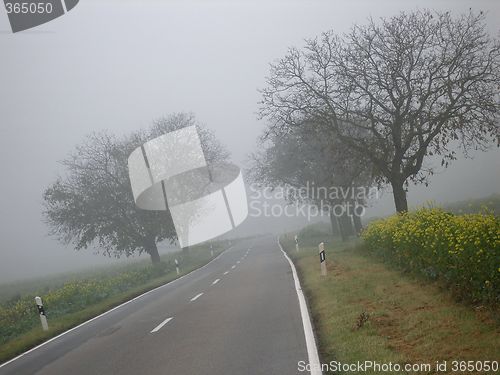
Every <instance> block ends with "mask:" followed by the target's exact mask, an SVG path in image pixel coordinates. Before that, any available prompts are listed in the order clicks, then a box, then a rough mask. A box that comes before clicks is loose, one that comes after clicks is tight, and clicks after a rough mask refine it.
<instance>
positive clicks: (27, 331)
mask: <svg viewBox="0 0 500 375" xmlns="http://www.w3.org/2000/svg"><path fill="white" fill-rule="evenodd" d="M225 247H227V246H225V244H224V243H219V244H218V245H215V246H214V257H216V256H217V255H218V254H220V253H221V252H222V251H223V249H224V248H225ZM174 258H178V259H179V261H180V264H181V266H180V268H181V274H180V275H179V276H182V275H184V274H187V273H189V272H191V271H193V270H194V269H197V268H199V267H201V266H202V265H204V264H206V263H208V262H209V261H210V260H211V259H213V258H212V257H211V255H210V250H208V248H207V246H195V247H192V248H191V249H190V251H189V253H188V254H183V253H172V254H167V255H164V256H162V258H161V260H162V266H161V267H159V268H158V267H153V266H150V265H148V264H147V263H145V262H137V263H136V264H134V263H133V264H128V265H125V266H118V267H116V266H115V267H107V268H103V269H101V270H98V271H95V272H90V273H78V274H76V275H74V276H73V277H71V275H64V276H62V277H61V276H57V277H55V278H54V279H50V278H46V279H44V283H43V284H42V285H38V284H36V283H34V284H31V288H30V283H28V282H26V283H23V284H21V285H20V288H19V289H18V290H14V292H13V293H14V295H18V296H19V297H17V298H14V299H12V298H11V299H9V300H6V301H5V300H4V301H2V303H1V304H0V343H1V345H0V363H2V362H5V361H7V360H8V359H10V358H13V357H15V356H16V355H18V354H20V353H22V352H24V351H26V350H28V349H29V348H32V347H34V346H36V345H38V344H40V343H42V342H43V341H46V340H47V339H49V338H51V337H54V336H56V335H58V334H59V333H61V332H64V331H66V330H67V329H70V328H72V327H75V326H77V325H78V324H80V323H82V322H84V321H86V320H88V319H90V318H92V317H95V316H97V315H99V314H101V313H103V312H105V311H107V310H109V309H111V308H112V307H115V306H117V305H119V304H121V303H123V302H125V301H128V300H130V299H131V298H133V297H136V296H138V295H140V294H142V293H144V292H146V291H148V290H151V289H153V288H155V287H158V286H160V285H163V284H165V283H167V282H169V281H172V280H174V279H176V278H177V277H178V276H177V274H176V271H175V266H173V259H174ZM141 273H144V274H145V277H143V278H141V279H140V280H138V281H137V284H133V283H130V280H129V279H130V277H128V278H127V276H129V275H137V274H141ZM116 280H125V281H126V283H125V284H123V285H114V284H113V283H112V282H115V281H116ZM60 282H62V284H61V283H60ZM95 283H97V284H99V283H101V284H103V285H105V287H104V290H105V291H106V294H105V295H103V296H102V297H100V298H95V299H92V303H89V304H86V305H85V307H84V308H82V307H81V306H77V305H76V304H75V302H74V300H75V299H78V298H79V297H81V296H82V295H86V296H88V294H89V291H88V290H83V286H87V287H88V285H94V284H95ZM68 285H70V286H72V287H74V286H76V291H77V292H78V287H79V286H80V285H82V290H81V295H79V293H73V294H71V295H67V296H66V295H65V294H64V293H61V291H64V288H65V287H67V286H68ZM72 290H75V289H72ZM84 292H85V293H84ZM37 294H39V295H41V296H42V298H43V297H44V296H51V295H57V296H58V297H57V300H56V301H55V302H53V303H52V304H50V303H45V307H46V313H47V318H48V321H49V331H47V332H44V331H43V330H42V329H41V325H40V322H39V317H38V313H37V311H36V307H35V304H34V300H33V298H34V296H35V295H37ZM90 294H92V291H90ZM47 299H48V300H50V298H47ZM16 303H18V304H20V305H21V306H22V307H23V308H22V309H21V313H20V314H18V315H16V313H17V310H15V309H14V307H15V305H16ZM26 304H28V306H27V307H26V306H25V305H26ZM2 317H3V318H2ZM9 318H10V319H9Z"/></svg>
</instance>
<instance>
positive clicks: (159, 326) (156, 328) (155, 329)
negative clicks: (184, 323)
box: [151, 318, 174, 333]
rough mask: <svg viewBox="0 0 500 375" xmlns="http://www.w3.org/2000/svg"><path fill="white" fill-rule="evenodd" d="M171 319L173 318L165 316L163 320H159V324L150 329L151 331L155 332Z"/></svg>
mask: <svg viewBox="0 0 500 375" xmlns="http://www.w3.org/2000/svg"><path fill="white" fill-rule="evenodd" d="M172 319H174V318H167V319H165V320H164V321H163V322H161V323H160V324H158V325H157V326H156V327H155V328H154V329H153V330H152V331H151V333H155V332H158V331H159V330H160V329H162V327H163V326H164V325H165V324H167V323H168V322H170V321H171V320H172Z"/></svg>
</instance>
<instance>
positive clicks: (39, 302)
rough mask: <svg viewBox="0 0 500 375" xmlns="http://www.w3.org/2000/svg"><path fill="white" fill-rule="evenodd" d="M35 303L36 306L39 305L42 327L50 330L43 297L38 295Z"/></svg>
mask: <svg viewBox="0 0 500 375" xmlns="http://www.w3.org/2000/svg"><path fill="white" fill-rule="evenodd" d="M35 303H36V307H38V313H39V314H40V321H41V322H42V328H43V330H44V331H48V330H49V324H48V323H47V316H45V309H44V308H43V303H42V299H41V298H40V297H38V296H36V297H35Z"/></svg>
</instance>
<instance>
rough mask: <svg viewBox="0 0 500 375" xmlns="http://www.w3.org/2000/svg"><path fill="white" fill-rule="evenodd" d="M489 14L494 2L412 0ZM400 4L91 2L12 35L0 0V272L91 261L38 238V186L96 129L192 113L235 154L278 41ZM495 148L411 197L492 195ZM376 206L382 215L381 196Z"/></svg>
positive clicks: (387, 205)
mask: <svg viewBox="0 0 500 375" xmlns="http://www.w3.org/2000/svg"><path fill="white" fill-rule="evenodd" d="M419 7H421V8H424V7H431V8H433V9H452V10H453V11H465V10H467V9H468V8H469V7H473V9H477V10H479V9H481V10H486V11H488V12H489V13H488V24H489V27H490V28H491V30H492V31H494V30H498V29H499V21H498V20H499V19H500V3H499V2H498V1H493V0H492V1H436V0H433V1H420V2H419ZM414 8H415V5H414V2H411V1H345V2H340V1H311V0H304V1H269V0H268V1H208V0H205V1H185V0H183V1H118V0H117V1H90V0H81V1H80V3H79V4H78V6H77V7H76V8H74V9H73V10H72V11H71V12H69V13H68V14H67V15H65V16H63V17H60V18H59V19H56V20H54V21H52V22H50V23H47V24H45V25H42V26H39V27H37V28H35V29H32V30H30V31H27V32H23V33H19V34H11V33H10V31H9V30H10V28H9V26H8V21H7V15H6V12H5V9H4V8H1V9H0V51H1V52H0V53H1V59H0V68H1V69H0V99H1V100H0V120H1V125H0V168H1V176H2V178H1V194H0V207H1V222H0V224H1V225H0V281H2V280H6V279H9V278H18V277H21V276H26V275H29V274H32V275H36V274H42V273H46V272H50V271H53V270H63V269H64V268H65V267H68V268H74V267H76V266H81V265H85V264H91V263H95V262H96V261H99V262H102V259H101V258H96V257H92V256H90V255H87V254H76V253H75V251H73V250H72V249H70V248H64V246H61V245H60V244H58V243H57V242H56V241H55V240H53V239H51V238H48V237H47V235H46V232H47V229H46V227H45V226H44V224H42V223H41V222H40V219H41V215H40V211H41V200H42V198H41V195H42V191H43V189H44V188H45V187H46V186H47V185H48V184H49V183H51V182H52V181H53V180H54V178H55V177H56V176H57V173H58V172H59V171H60V169H59V166H58V164H57V161H58V160H61V159H63V158H64V157H65V156H66V155H67V153H68V152H69V151H71V150H72V149H73V147H74V146H75V145H76V144H77V143H78V142H80V140H81V139H82V137H83V136H84V135H85V134H87V133H89V132H91V131H95V130H101V129H109V130H111V131H112V132H115V133H126V132H129V131H131V130H134V129H137V128H140V127H145V126H148V125H149V124H150V122H151V120H153V119H155V118H157V117H159V116H161V115H164V114H168V113H172V112H179V111H191V112H194V113H195V114H196V116H197V118H198V120H199V121H201V122H202V123H204V124H206V125H207V127H209V128H211V129H213V130H215V132H216V135H217V136H218V137H219V139H220V140H221V141H222V142H223V143H224V144H226V145H227V146H228V148H229V149H230V151H231V152H232V155H233V159H234V161H235V162H237V163H240V164H241V163H242V162H243V161H244V160H245V158H246V155H247V154H248V153H249V152H251V151H253V150H254V149H255V148H256V147H258V145H257V144H256V141H255V139H256V137H257V136H258V135H259V133H260V132H261V130H262V129H263V127H264V125H265V124H264V123H262V122H259V121H257V119H256V115H255V112H256V111H257V102H258V100H259V99H260V96H259V93H258V92H257V88H259V87H263V84H264V77H265V76H266V74H267V72H268V63H269V62H271V61H273V60H274V59H276V58H279V57H280V56H282V55H283V54H284V53H285V52H286V49H287V47H288V46H292V45H299V46H300V45H301V44H302V40H303V39H304V38H306V37H313V36H315V35H317V34H319V33H320V32H321V31H325V30H328V29H334V30H335V31H339V32H343V31H347V30H348V28H349V27H350V26H352V24H353V23H354V22H359V23H361V22H364V21H365V20H366V18H367V17H369V16H370V15H371V16H373V17H379V16H383V15H386V16H389V15H392V14H394V13H397V12H398V11H400V10H403V9H414ZM499 160H500V153H499V152H498V150H493V151H491V152H489V153H486V154H482V155H479V156H478V157H477V159H476V160H474V161H472V162H471V161H470V160H465V161H464V160H459V161H458V162H457V163H455V165H454V166H453V167H452V168H450V169H449V170H447V171H446V172H444V173H442V174H440V175H438V176H435V178H434V179H433V182H432V184H431V188H432V189H433V190H432V191H431V190H430V189H425V188H423V187H418V188H412V190H411V194H412V195H410V199H409V200H410V204H416V203H419V202H421V201H423V200H426V199H436V200H438V201H446V200H448V201H453V200H456V199H462V198H468V197H478V196H484V195H487V194H490V193H492V192H495V191H498V187H499V186H500V177H499V176H500V173H498V172H499V164H498V163H499ZM378 208H379V212H384V213H389V212H391V211H392V209H393V208H392V202H391V201H390V200H387V199H384V200H383V201H382V202H381V203H380V205H379V206H378Z"/></svg>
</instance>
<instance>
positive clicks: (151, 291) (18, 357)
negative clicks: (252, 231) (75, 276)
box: [0, 246, 232, 368]
mask: <svg viewBox="0 0 500 375" xmlns="http://www.w3.org/2000/svg"><path fill="white" fill-rule="evenodd" d="M231 248H232V246H230V247H228V248H227V249H226V250H224V251H223V252H222V253H220V254H219V255H217V256H216V257H215V258H214V259H212V260H211V261H210V262H208V263H207V264H205V265H203V266H201V267H200V268H197V269H195V270H192V271H191V272H189V273H187V274H185V275H182V276H181V277H178V278H177V279H174V280H172V281H169V282H168V283H166V284H163V285H160V286H159V287H156V288H154V289H151V290H148V291H147V292H145V293H143V294H141V295H139V296H137V297H134V298H132V299H130V300H128V301H126V302H123V303H122V304H121V305H118V306H115V307H113V308H112V309H110V310H108V311H105V312H103V313H102V314H100V315H97V316H94V317H93V318H91V319H89V320H86V321H85V322H83V323H80V324H79V325H77V326H76V327H73V328H70V329H68V330H67V331H64V332H63V333H60V334H59V335H57V336H55V337H52V338H51V339H48V340H47V341H45V342H42V343H41V344H40V345H37V346H35V347H34V348H31V349H30V350H27V351H25V352H24V353H21V354H19V355H18V356H17V357H14V358H12V359H10V360H8V361H7V362H4V363H2V364H0V368H2V367H4V366H7V365H8V364H9V363H12V362H14V361H16V360H18V359H20V358H22V357H24V356H25V355H26V354H29V353H31V352H33V351H35V350H37V349H39V348H41V347H42V346H45V345H47V344H48V343H50V342H52V341H54V340H57V339H58V338H60V337H62V336H64V335H66V334H68V333H70V332H72V331H74V330H76V329H78V328H80V327H83V326H84V325H86V324H88V323H90V322H93V321H94V320H96V319H99V318H101V317H103V316H104V315H107V314H109V313H110V312H112V311H115V310H117V309H119V308H120V307H123V306H125V305H128V304H129V303H131V302H133V301H136V300H138V299H140V298H142V297H144V296H146V295H148V294H150V293H153V292H154V291H156V290H158V289H161V288H164V287H166V286H168V285H170V284H173V283H175V282H177V281H179V280H181V279H183V278H185V277H187V276H189V275H191V274H192V273H194V272H197V271H200V270H202V269H203V268H205V267H207V266H208V265H209V264H210V263H212V262H214V261H216V260H217V259H219V258H220V257H221V256H222V254H224V253H225V252H226V251H227V250H229V249H231Z"/></svg>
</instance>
